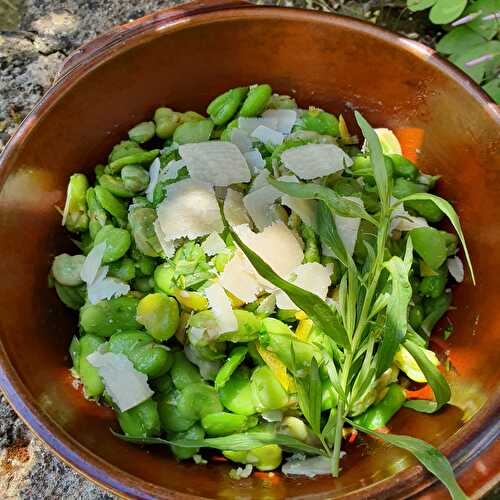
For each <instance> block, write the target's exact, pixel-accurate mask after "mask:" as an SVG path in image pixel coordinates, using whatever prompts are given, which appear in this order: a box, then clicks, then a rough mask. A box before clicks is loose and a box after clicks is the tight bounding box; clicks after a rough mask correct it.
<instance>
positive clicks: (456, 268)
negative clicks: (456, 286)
mask: <svg viewBox="0 0 500 500" xmlns="http://www.w3.org/2000/svg"><path fill="white" fill-rule="evenodd" d="M446 264H447V266H448V271H450V274H451V275H452V276H453V279H454V280H455V281H456V282H457V283H462V281H463V280H464V277H465V270H464V263H463V262H462V260H461V259H460V257H457V256H455V257H450V258H449V259H448V260H447V261H446Z"/></svg>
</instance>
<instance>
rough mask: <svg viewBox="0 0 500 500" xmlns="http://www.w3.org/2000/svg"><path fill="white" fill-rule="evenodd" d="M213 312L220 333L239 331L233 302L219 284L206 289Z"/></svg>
mask: <svg viewBox="0 0 500 500" xmlns="http://www.w3.org/2000/svg"><path fill="white" fill-rule="evenodd" d="M205 296H206V297H207V299H208V304H209V305H210V307H211V309H212V312H213V313H214V316H215V319H216V321H217V325H218V326H219V333H226V332H234V331H236V330H237V329H238V321H237V320H236V316H235V314H234V312H233V309H232V307H231V301H230V300H229V297H228V296H227V295H226V292H225V291H224V289H223V288H222V286H221V285H219V283H214V284H212V285H210V286H209V287H207V288H206V289H205Z"/></svg>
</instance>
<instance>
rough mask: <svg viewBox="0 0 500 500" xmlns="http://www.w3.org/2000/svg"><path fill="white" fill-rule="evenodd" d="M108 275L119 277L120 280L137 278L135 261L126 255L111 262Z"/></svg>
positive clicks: (126, 280)
mask: <svg viewBox="0 0 500 500" xmlns="http://www.w3.org/2000/svg"><path fill="white" fill-rule="evenodd" d="M108 276H111V277H112V278H117V279H119V280H120V281H125V282H128V281H132V280H133V279H134V278H135V264H134V261H133V260H132V259H129V258H128V257H124V258H123V259H120V260H117V261H115V262H111V263H110V264H109V270H108Z"/></svg>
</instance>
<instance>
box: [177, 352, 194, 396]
mask: <svg viewBox="0 0 500 500" xmlns="http://www.w3.org/2000/svg"><path fill="white" fill-rule="evenodd" d="M170 374H171V376H172V381H173V383H174V385H175V387H176V388H177V389H179V390H182V389H184V388H185V387H187V386H188V385H190V384H196V383H198V382H201V375H200V372H199V371H198V370H197V368H196V367H195V366H194V365H193V364H192V363H191V362H189V361H188V359H187V358H186V356H185V355H184V353H183V352H176V353H174V363H173V365H172V369H171V370H170Z"/></svg>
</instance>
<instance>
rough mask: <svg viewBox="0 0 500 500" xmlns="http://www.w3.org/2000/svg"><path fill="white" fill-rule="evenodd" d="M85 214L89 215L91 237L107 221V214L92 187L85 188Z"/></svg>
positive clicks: (93, 236)
mask: <svg viewBox="0 0 500 500" xmlns="http://www.w3.org/2000/svg"><path fill="white" fill-rule="evenodd" d="M86 199H87V207H88V209H87V214H88V216H89V232H90V237H91V238H92V239H94V238H95V235H96V234H97V233H98V232H99V230H100V229H101V228H102V227H104V226H105V225H106V223H107V221H108V216H107V214H106V210H104V208H103V207H102V206H101V204H100V203H99V200H98V199H97V196H96V194H95V190H94V188H88V189H87V195H86Z"/></svg>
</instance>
